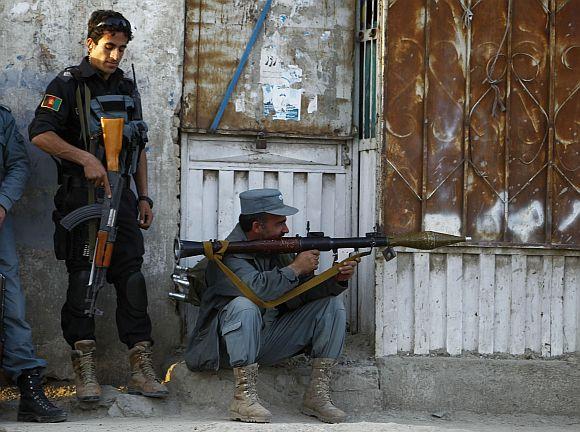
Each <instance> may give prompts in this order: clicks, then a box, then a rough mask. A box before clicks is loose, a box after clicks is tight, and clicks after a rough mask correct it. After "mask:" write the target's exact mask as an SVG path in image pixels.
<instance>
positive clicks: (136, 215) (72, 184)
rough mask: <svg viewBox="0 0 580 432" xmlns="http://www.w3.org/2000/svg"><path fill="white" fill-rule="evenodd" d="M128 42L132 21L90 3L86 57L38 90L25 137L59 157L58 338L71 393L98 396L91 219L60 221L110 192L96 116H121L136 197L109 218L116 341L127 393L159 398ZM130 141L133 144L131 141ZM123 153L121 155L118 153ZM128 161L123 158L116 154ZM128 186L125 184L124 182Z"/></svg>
mask: <svg viewBox="0 0 580 432" xmlns="http://www.w3.org/2000/svg"><path fill="white" fill-rule="evenodd" d="M131 39H132V32H131V24H130V23H129V21H127V19H125V18H124V17H123V15H121V14H120V13H118V12H114V11H111V10H97V11H95V12H93V13H92V14H91V17H90V18H89V22H88V32H87V40H86V46H87V48H88V56H87V57H85V58H84V59H83V60H82V62H81V63H80V65H78V66H74V67H69V68H67V69H65V70H64V71H62V72H61V73H60V74H59V75H58V76H57V77H56V78H55V79H54V80H52V82H51V83H50V84H49V85H48V88H47V89H46V94H45V95H44V97H43V99H42V102H41V103H40V105H39V106H38V108H37V109H36V112H35V117H34V120H33V121H32V123H31V124H30V127H29V134H30V139H31V141H32V143H33V144H34V145H36V146H38V147H39V148H40V149H42V150H44V151H46V152H47V153H49V154H51V155H52V156H53V157H55V158H56V159H57V160H58V166H59V184H60V188H59V189H58V191H57V193H56V196H55V198H54V203H55V207H56V210H55V211H54V213H53V219H54V222H55V253H56V256H57V258H58V259H61V260H65V263H66V266H67V271H68V274H69V283H68V291H67V299H66V302H65V304H64V305H63V308H62V314H61V326H62V330H63V334H64V338H65V339H66V341H67V342H68V343H69V345H70V346H71V348H72V353H71V357H72V362H73V368H74V371H75V383H76V391H77V398H78V399H79V400H81V401H98V400H99V399H100V396H101V389H100V386H99V384H98V381H97V378H96V376H95V350H96V342H95V323H94V318H93V317H89V316H87V315H86V314H85V309H86V308H87V304H86V302H85V296H86V289H87V284H88V280H89V276H90V267H91V258H92V248H93V247H94V242H95V232H96V228H97V227H96V225H94V224H93V223H92V222H90V223H87V224H82V225H81V226H79V227H76V228H75V229H73V230H72V231H71V232H70V233H67V232H66V231H64V229H63V228H62V227H61V226H60V224H59V221H60V220H61V219H62V217H63V216H65V215H66V214H67V213H69V212H71V211H73V210H75V209H77V208H79V207H81V206H83V205H86V204H87V203H93V202H95V199H98V197H99V196H101V197H102V194H103V193H106V194H107V195H109V196H110V194H111V189H110V186H109V182H108V179H107V171H106V170H105V168H104V166H103V163H102V161H103V159H102V153H103V151H102V145H103V143H102V134H101V131H100V127H99V125H100V118H101V117H122V118H124V119H125V128H124V132H123V152H128V151H129V152H130V151H131V150H129V149H130V148H134V149H135V150H134V151H133V155H132V156H131V155H130V156H129V159H130V160H132V161H133V170H132V173H133V179H134V181H135V186H136V189H137V192H138V195H139V196H138V198H136V197H135V195H134V194H133V192H132V191H131V190H130V189H129V188H127V189H126V190H124V191H123V194H122V198H121V205H120V207H119V213H118V216H117V228H118V231H117V239H116V242H115V248H114V252H113V256H112V260H111V266H110V267H109V270H108V273H107V281H108V282H109V283H113V284H114V286H115V289H116V292H117V312H116V319H117V329H118V333H119V339H120V340H121V342H123V343H124V344H126V345H127V347H128V348H129V361H130V365H131V379H130V381H129V384H128V388H129V392H130V393H132V394H142V395H145V396H150V397H164V396H165V395H167V393H168V391H167V389H166V387H165V386H164V385H163V384H162V383H161V382H160V381H159V380H158V379H157V377H156V376H155V372H154V370H153V366H152V359H151V355H152V352H151V347H152V344H153V340H152V338H151V320H150V318H149V315H148V313H147V290H146V286H145V279H144V277H143V274H142V273H141V265H142V263H143V253H144V247H143V236H142V234H141V231H140V228H141V229H148V228H149V226H150V225H151V222H152V220H153V212H152V210H151V209H152V207H153V201H151V199H150V198H149V197H148V196H147V195H148V194H147V157H146V153H145V151H143V150H144V147H145V143H146V141H147V134H146V131H147V126H146V125H145V123H144V122H143V120H142V117H141V104H140V99H139V95H138V93H137V91H136V88H135V83H134V82H133V81H131V80H130V79H128V78H125V76H124V75H123V71H122V70H121V69H120V68H119V63H120V61H121V59H122V58H123V55H124V53H125V49H126V47H127V44H128V42H129V41H130V40H131ZM129 144H131V145H129ZM125 156H127V155H126V153H125ZM123 160H127V158H123ZM127 180H128V181H127V185H129V184H130V181H129V179H127Z"/></svg>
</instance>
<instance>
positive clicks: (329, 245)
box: [169, 231, 470, 308]
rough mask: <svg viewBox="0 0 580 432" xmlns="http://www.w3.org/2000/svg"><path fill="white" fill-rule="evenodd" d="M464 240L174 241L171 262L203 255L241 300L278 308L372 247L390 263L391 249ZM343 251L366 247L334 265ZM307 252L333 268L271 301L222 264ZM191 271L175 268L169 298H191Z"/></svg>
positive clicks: (419, 235) (373, 236)
mask: <svg viewBox="0 0 580 432" xmlns="http://www.w3.org/2000/svg"><path fill="white" fill-rule="evenodd" d="M467 240H470V238H469V237H458V236H454V235H449V234H443V233H438V232H433V231H423V232H416V233H409V234H403V235H400V236H392V237H388V236H385V235H383V234H381V233H378V232H372V233H367V234H366V236H365V237H346V238H332V237H327V236H325V235H324V233H322V232H308V235H307V236H306V237H300V236H296V237H289V238H281V239H274V240H250V241H236V242H228V241H223V240H211V241H206V242H198V241H187V240H180V239H176V240H175V259H176V262H177V261H179V260H180V259H181V258H186V257H191V256H199V255H205V256H206V258H208V260H210V261H213V262H215V263H216V265H217V266H218V267H219V268H220V269H221V270H222V272H223V273H224V274H225V275H226V276H227V277H228V278H229V279H230V281H231V282H232V283H233V284H234V285H235V286H236V287H237V288H238V290H239V291H240V292H241V293H242V294H243V295H244V296H245V297H247V298H248V299H250V300H251V301H253V302H254V303H255V304H257V305H258V306H259V307H263V308H269V307H276V306H277V305H280V304H282V303H284V302H286V301H288V300H290V299H292V298H294V297H296V296H298V295H300V294H302V293H304V292H306V291H308V290H309V289H311V288H314V287H315V286H317V285H318V284H320V283H322V282H324V281H326V280H328V279H330V278H331V277H333V276H335V275H337V274H338V273H339V270H338V269H339V267H340V266H341V265H342V264H343V263H344V262H346V261H348V260H355V259H359V258H361V257H364V256H367V255H370V254H371V253H372V250H373V248H375V247H378V248H384V249H383V251H382V254H383V256H384V258H385V260H387V261H390V260H392V259H393V258H395V256H396V252H395V250H394V249H393V247H395V246H404V247H410V248H414V249H423V250H430V249H435V248H438V247H442V246H448V245H452V244H455V243H460V242H464V241H467ZM346 248H348V249H355V251H356V252H358V250H359V249H360V248H369V250H367V251H365V252H358V253H354V254H353V255H351V256H350V257H349V258H347V259H345V260H343V261H341V262H337V256H338V250H339V249H346ZM307 250H319V251H333V252H334V257H335V259H334V261H335V262H334V264H333V266H332V267H331V268H329V269H328V270H326V271H324V272H323V273H321V274H320V275H317V276H314V277H313V278H312V279H309V280H308V281H306V282H304V283H303V284H302V285H300V286H298V287H296V288H293V289H292V290H290V291H288V292H287V293H285V294H284V295H282V296H281V297H280V298H278V299H276V300H272V301H264V300H262V299H260V298H259V297H258V296H257V295H256V294H255V293H254V292H253V291H252V290H251V289H250V288H249V287H248V286H247V285H246V284H245V283H244V282H243V281H242V280H241V279H240V278H239V277H238V276H237V275H236V274H235V273H234V272H233V271H231V270H230V269H229V268H228V267H227V266H226V265H225V264H224V263H223V262H222V261H223V256H224V255H226V254H231V253H259V254H287V253H300V252H303V251H307ZM195 270H197V269H196V268H195V267H194V268H193V269H188V268H185V267H180V266H176V269H175V271H174V273H173V275H172V279H173V282H174V284H175V285H176V288H177V291H178V292H176V293H170V294H169V297H170V298H173V299H175V300H180V301H189V300H191V299H193V298H194V297H195V296H194V297H190V296H188V295H186V294H183V293H182V292H180V291H182V290H183V287H186V289H190V290H191V289H192V287H193V288H194V289H195V287H196V282H199V281H196V279H197V278H196V277H195V276H194V272H195ZM194 294H195V293H194ZM198 297H199V296H198Z"/></svg>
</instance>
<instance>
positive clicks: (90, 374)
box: [79, 351, 97, 384]
mask: <svg viewBox="0 0 580 432" xmlns="http://www.w3.org/2000/svg"><path fill="white" fill-rule="evenodd" d="M79 365H80V372H81V378H82V380H83V383H84V384H96V383H97V373H96V370H95V359H94V351H88V352H81V355H80V358H79Z"/></svg>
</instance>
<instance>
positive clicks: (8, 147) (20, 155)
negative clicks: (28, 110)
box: [0, 109, 30, 211]
mask: <svg viewBox="0 0 580 432" xmlns="http://www.w3.org/2000/svg"><path fill="white" fill-rule="evenodd" d="M0 147H1V149H2V158H1V159H2V166H1V167H0V172H3V175H2V176H0V205H1V206H2V207H4V208H5V209H6V211H10V209H11V208H12V206H13V205H14V203H15V202H16V201H18V200H19V199H20V197H21V196H22V193H23V192H24V188H25V186H26V182H27V180H28V177H29V174H30V161H29V159H28V153H27V152H26V147H25V144H24V138H22V135H20V133H19V132H18V129H17V127H16V122H15V121H14V117H12V115H11V114H10V113H9V112H8V111H5V110H3V109H0Z"/></svg>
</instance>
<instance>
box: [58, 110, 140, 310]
mask: <svg viewBox="0 0 580 432" xmlns="http://www.w3.org/2000/svg"><path fill="white" fill-rule="evenodd" d="M124 124H125V120H124V119H122V118H101V128H102V131H103V141H104V145H105V157H106V160H107V177H108V179H109V184H110V185H111V192H112V196H111V198H109V197H107V196H105V197H104V199H103V202H102V204H100V203H97V204H92V205H87V206H84V207H81V208H79V209H77V210H75V211H73V212H71V213H69V214H68V215H66V216H65V217H64V218H62V220H61V221H60V223H61V225H62V226H63V227H64V228H65V229H67V230H68V231H70V230H72V229H73V228H74V227H76V226H77V225H79V224H81V223H84V222H87V221H88V220H90V219H93V218H95V217H100V219H101V222H100V225H99V231H98V232H97V238H96V244H95V249H94V255H93V262H92V266H91V274H90V277H89V282H88V286H87V297H86V302H87V303H88V304H89V306H88V308H87V309H86V310H85V314H87V315H89V316H95V315H102V314H103V312H102V311H101V310H99V309H97V307H96V301H97V296H98V294H99V291H100V290H101V289H102V288H103V287H104V286H105V282H106V275H107V269H108V268H109V265H110V264H111V256H112V255H113V247H114V244H115V240H116V237H117V213H118V211H119V205H120V202H121V195H122V194H123V190H124V189H125V182H126V178H127V174H126V173H122V172H121V164H120V160H119V155H120V154H121V150H122V147H123V126H124ZM128 154H131V152H128ZM129 165H130V164H129ZM128 168H129V167H127V164H125V170H127V169H128Z"/></svg>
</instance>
